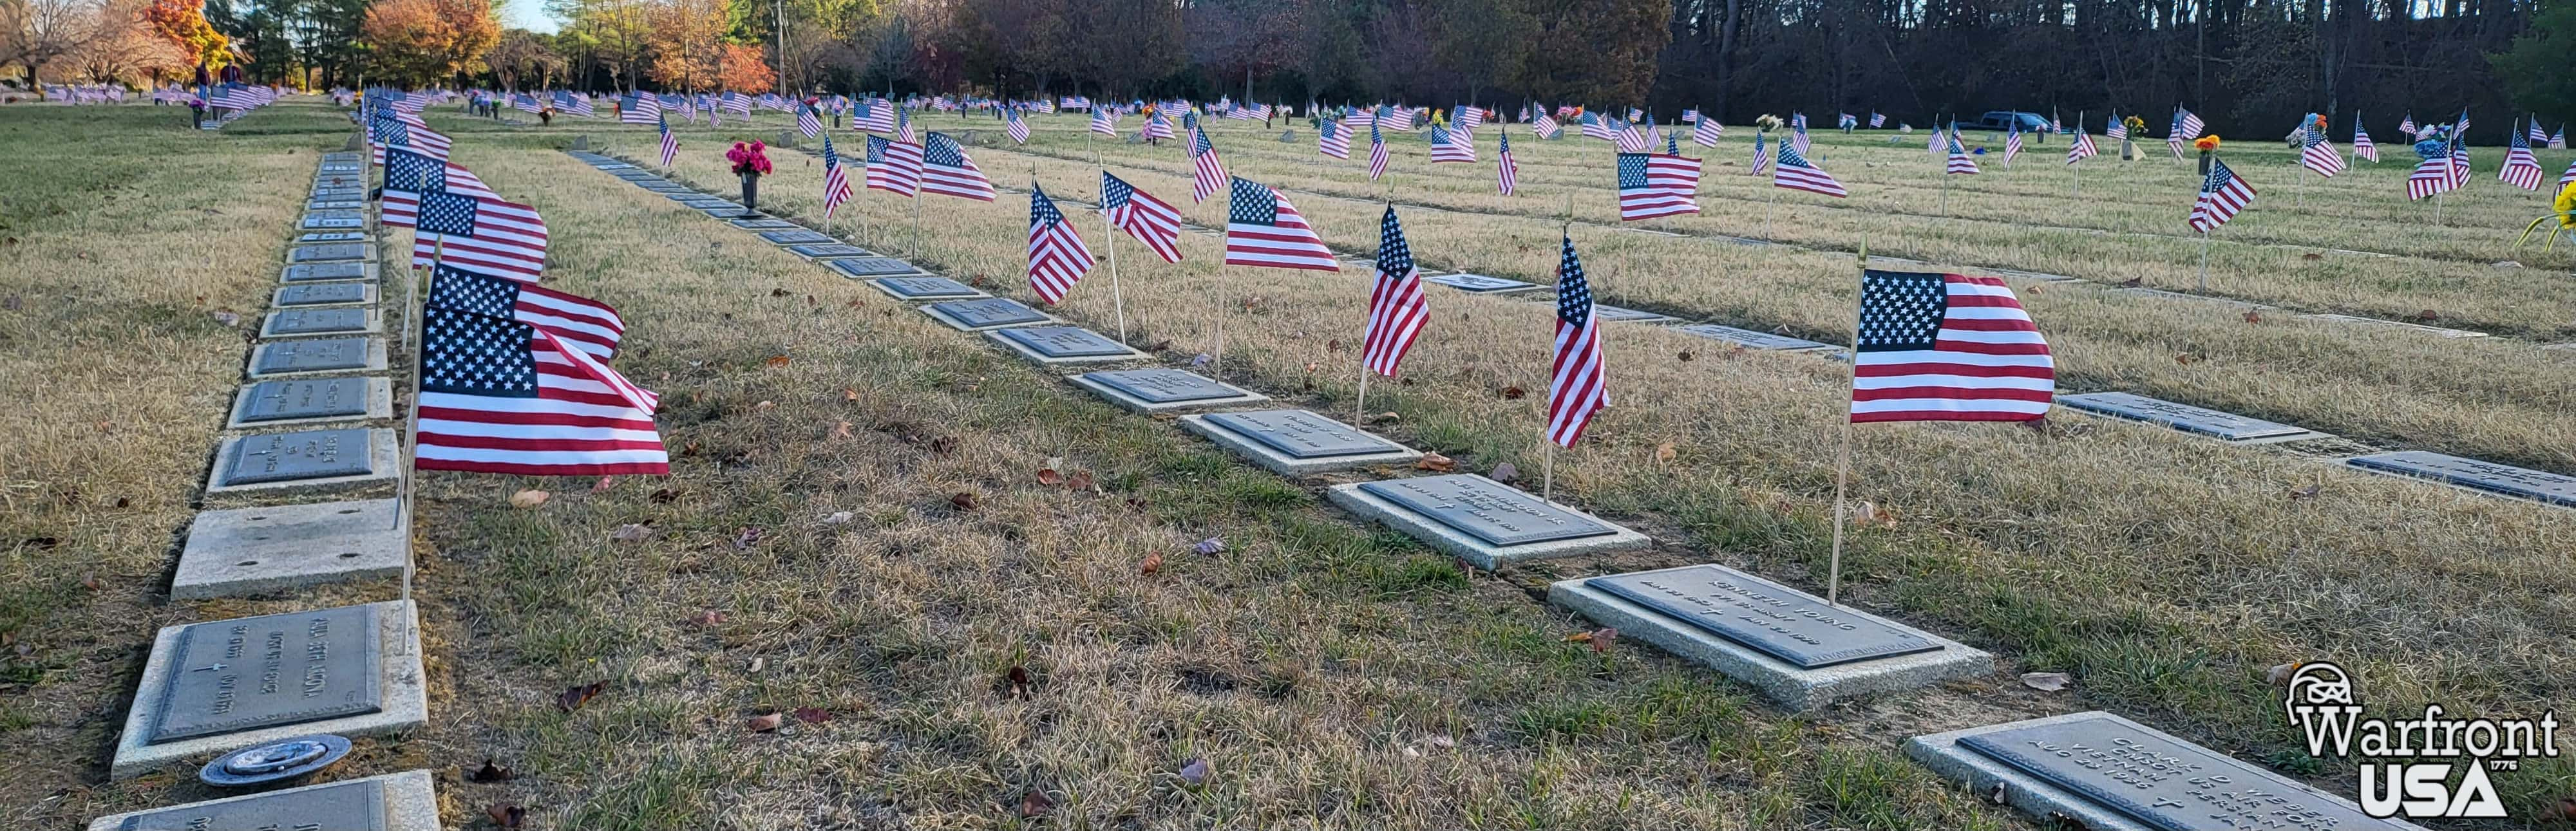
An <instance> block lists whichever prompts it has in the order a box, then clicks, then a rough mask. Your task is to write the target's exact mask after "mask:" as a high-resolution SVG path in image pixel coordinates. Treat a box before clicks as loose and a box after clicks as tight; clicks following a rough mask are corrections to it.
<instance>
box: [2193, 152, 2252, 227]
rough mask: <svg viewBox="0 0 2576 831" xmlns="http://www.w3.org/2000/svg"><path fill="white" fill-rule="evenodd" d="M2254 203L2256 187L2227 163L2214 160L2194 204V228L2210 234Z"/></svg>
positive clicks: (2210, 161) (2211, 161) (2202, 181)
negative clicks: (2228, 167)
mask: <svg viewBox="0 0 2576 831" xmlns="http://www.w3.org/2000/svg"><path fill="white" fill-rule="evenodd" d="M2253 203H2254V186H2253V185H2250V184H2247V183H2246V182H2245V179H2244V178H2243V177H2239V176H2237V175H2236V171H2233V170H2229V169H2227V163H2226V162H2225V161H2221V160H2218V159H2211V160H2209V176H2208V178H2205V179H2202V180H2201V181H2200V198H2199V199H2198V200H2196V201H2194V202H2192V204H2191V229H2192V230H2194V231H2199V232H2201V233H2204V234H2205V233H2209V230H2210V229H2212V228H2216V227H2218V226H2221V225H2225V224H2227V220H2229V219H2232V218H2235V216H2236V212H2237V211H2242V210H2245V206H2247V205H2251V204H2253Z"/></svg>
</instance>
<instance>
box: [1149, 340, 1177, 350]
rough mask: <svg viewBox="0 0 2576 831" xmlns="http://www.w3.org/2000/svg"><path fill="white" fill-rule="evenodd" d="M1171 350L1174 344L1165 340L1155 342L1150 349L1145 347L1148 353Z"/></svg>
mask: <svg viewBox="0 0 2576 831" xmlns="http://www.w3.org/2000/svg"><path fill="white" fill-rule="evenodd" d="M1170 348H1172V342H1171V341H1170V340H1169V339H1165V340H1158V341H1155V342H1154V345H1152V346H1148V347H1145V351H1147V352H1161V351H1164V350H1167V349H1170Z"/></svg>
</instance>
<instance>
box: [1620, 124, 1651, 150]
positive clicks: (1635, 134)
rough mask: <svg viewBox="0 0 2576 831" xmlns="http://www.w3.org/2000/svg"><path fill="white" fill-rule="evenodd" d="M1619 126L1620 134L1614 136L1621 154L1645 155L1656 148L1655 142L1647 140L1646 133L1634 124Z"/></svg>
mask: <svg viewBox="0 0 2576 831" xmlns="http://www.w3.org/2000/svg"><path fill="white" fill-rule="evenodd" d="M1617 126H1618V128H1619V129H1618V132H1616V133H1614V134H1612V135H1613V136H1614V137H1615V140H1616V141H1617V142H1618V143H1619V152H1621V153H1644V152H1646V151H1648V150H1651V149H1653V148H1654V146H1655V145H1654V140H1653V139H1650V138H1647V137H1646V131H1645V130H1644V129H1641V128H1639V127H1638V126H1637V125H1636V124H1635V123H1634V122H1631V123H1626V124H1620V125H1617Z"/></svg>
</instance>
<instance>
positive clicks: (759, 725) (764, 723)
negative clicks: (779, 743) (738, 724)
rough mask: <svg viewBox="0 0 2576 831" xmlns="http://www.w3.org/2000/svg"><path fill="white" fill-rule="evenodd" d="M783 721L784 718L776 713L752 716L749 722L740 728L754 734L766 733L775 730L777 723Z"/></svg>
mask: <svg viewBox="0 0 2576 831" xmlns="http://www.w3.org/2000/svg"><path fill="white" fill-rule="evenodd" d="M784 721H786V717H785V716H782V715H779V714H777V713H767V714H763V715H757V716H752V717H751V720H750V721H747V722H743V725H742V726H743V727H744V728H745V729H748V730H750V731H751V732H754V733H768V732H773V731H775V730H777V729H778V725H779V723H781V722H784Z"/></svg>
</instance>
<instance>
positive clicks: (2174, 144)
mask: <svg viewBox="0 0 2576 831" xmlns="http://www.w3.org/2000/svg"><path fill="white" fill-rule="evenodd" d="M2200 128H2201V123H2200V116H2198V115H2196V114H2193V113H2192V111H2190V110H2186V109H2183V108H2181V107H2175V108H2174V117H2173V128H2172V129H2171V130H2168V131H2166V133H2165V146H2166V147H2170V148H2173V154H2174V158H2177V159H2179V158H2182V145H2183V143H2184V142H2187V141H2190V140H2192V139H2196V138H2200ZM1954 129H1955V128H1954Z"/></svg>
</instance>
